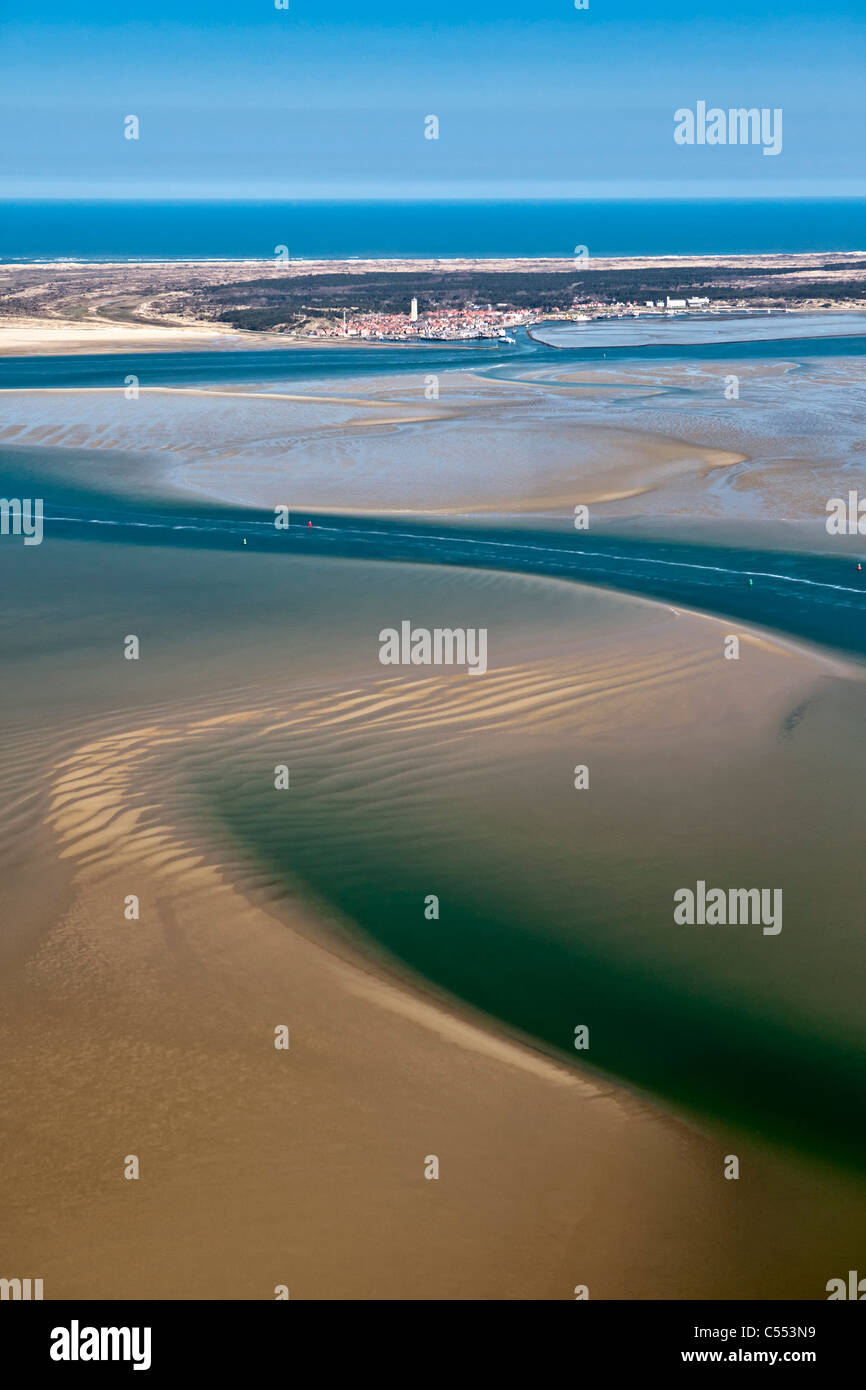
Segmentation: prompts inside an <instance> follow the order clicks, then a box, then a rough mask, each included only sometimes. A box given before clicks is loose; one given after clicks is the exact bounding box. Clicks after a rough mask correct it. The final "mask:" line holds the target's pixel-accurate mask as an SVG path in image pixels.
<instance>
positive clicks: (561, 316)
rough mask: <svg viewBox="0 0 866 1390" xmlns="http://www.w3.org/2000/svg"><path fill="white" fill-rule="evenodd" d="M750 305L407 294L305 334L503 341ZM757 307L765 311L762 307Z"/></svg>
mask: <svg viewBox="0 0 866 1390" xmlns="http://www.w3.org/2000/svg"><path fill="white" fill-rule="evenodd" d="M749 307H750V306H747V305H745V304H744V303H743V302H742V301H731V302H728V301H722V300H714V301H713V303H712V304H711V303H710V300H709V297H708V296H707V295H691V296H689V297H688V298H685V299H676V298H672V297H671V296H670V295H666V296H665V298H664V299H655V300H653V299H645V300H642V301H640V302H638V301H637V300H618V301H617V302H616V303H609V302H604V301H602V300H585V301H582V302H581V303H577V302H575V303H573V304H572V305H571V306H570V307H569V308H567V309H540V308H538V309H520V310H518V309H508V308H506V307H505V306H503V305H497V306H494V305H492V304H487V305H481V304H468V305H466V306H465V307H464V308H462V309H434V310H431V311H429V312H428V313H419V310H418V300H417V299H416V298H414V297H413V299H412V301H411V304H410V306H409V312H408V313H403V314H385V313H359V312H358V311H357V310H352V311H351V312H350V311H344V312H343V314H342V317H336V318H335V319H334V320H333V322H332V323H329V324H327V325H324V324H321V323H320V324H319V325H318V326H317V327H314V328H310V329H308V331H307V334H306V336H307V337H310V338H357V339H362V340H370V341H378V342H407V341H413V340H428V341H429V340H431V339H436V340H440V341H441V340H459V339H476V340H477V339H479V338H498V339H499V340H502V339H506V340H508V330H509V329H510V328H517V327H521V326H526V325H529V324H534V323H543V322H547V321H549V320H551V319H557V320H560V321H561V320H566V321H569V322H572V323H587V322H589V321H590V320H592V319H596V318H641V317H644V316H648V315H652V316H654V317H659V316H661V315H664V316H670V315H673V314H697V313H730V312H732V311H734V310H735V309H736V310H737V311H738V312H742V311H743V310H744V309H748V308H749ZM762 312H766V310H763V311H762Z"/></svg>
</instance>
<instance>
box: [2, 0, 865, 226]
mask: <svg viewBox="0 0 866 1390" xmlns="http://www.w3.org/2000/svg"><path fill="white" fill-rule="evenodd" d="M756 11H759V13H756ZM0 49H2V58H3V67H4V81H3V87H2V92H0V151H2V153H0V195H2V196H5V197H10V198H11V197H15V198H20V197H82V198H93V197H123V198H125V197H130V198H133V197H151V198H175V197H177V198H184V197H201V198H214V197H217V198H222V197H225V198H280V199H292V198H315V197H326V198H341V197H348V198H352V197H369V198H393V197H410V198H430V197H445V198H454V197H491V198H501V197H505V198H508V197H569V198H573V197H581V196H584V197H605V196H610V197H640V196H662V197H670V196H684V197H693V196H701V195H709V196H716V197H718V196H731V195H737V194H741V195H744V196H765V195H766V196H774V195H775V196H808V195H814V196H833V195H836V194H856V195H860V196H862V195H864V194H866V174H864V172H863V169H864V166H863V154H862V151H863V143H864V136H866V81H864V73H863V65H864V55H866V3H864V0H826V2H825V3H822V4H821V5H817V4H815V3H814V0H810V2H809V3H805V0H788V3H786V4H784V5H782V4H775V3H772V2H771V3H767V4H764V5H763V6H762V5H760V4H757V3H756V0H750V3H745V2H744V0H731V2H730V3H727V4H725V3H718V4H708V3H705V2H704V0H697V3H694V4H686V3H682V2H681V0H659V3H657V4H653V3H651V0H649V2H648V3H643V4H637V3H634V0H590V3H589V8H588V9H587V10H582V11H578V10H576V9H575V8H574V4H573V0H555V3H554V0H532V2H531V3H525V4H517V3H514V0H503V2H502V3H498V4H491V3H473V0H465V3H461V4H458V3H455V2H454V0H443V2H442V3H438V2H437V3H425V4H417V3H416V4H411V3H409V0H404V3H402V4H389V3H384V0H367V2H366V3H365V4H364V5H360V4H358V3H357V0H356V2H355V3H347V0H336V3H334V2H332V0H290V8H289V9H288V10H277V9H276V8H275V6H274V4H273V0H236V3H227V0H208V2H207V3H206V2H205V0H189V3H184V4H182V5H181V4H179V3H178V0H174V2H173V3H171V4H169V3H167V2H166V0H154V2H152V3H151V2H150V0H136V2H135V4H131V5H125V4H123V3H117V0H115V3H111V4H108V3H87V0H81V3H72V4H69V3H66V4H60V3H54V2H53V0H49V3H42V4H39V5H38V6H36V5H33V4H32V3H31V0H28V3H27V4H26V5H25V4H24V3H23V0H18V3H5V2H4V3H2V4H0ZM698 100H705V101H706V102H707V103H708V105H710V106H713V105H717V106H720V107H723V108H728V107H731V106H736V107H740V106H746V107H751V106H757V107H771V108H775V107H781V108H782V111H783V130H784V140H783V147H782V152H781V154H780V155H778V156H777V157H775V158H766V157H762V152H761V150H760V148H754V147H751V146H745V147H743V146H730V147H724V148H719V147H715V148H710V147H707V146H693V147H684V146H677V145H676V144H675V143H674V140H673V127H674V120H673V113H674V111H675V110H676V109H677V108H679V107H683V106H690V107H694V106H695V104H696V102H697V101H698ZM431 114H432V115H436V116H437V117H438V119H439V139H438V140H426V139H425V138H424V118H425V117H426V116H428V115H431ZM127 115H136V116H138V118H139V120H140V138H139V139H138V140H137V141H132V140H126V139H124V137H123V121H124V117H125V116H127Z"/></svg>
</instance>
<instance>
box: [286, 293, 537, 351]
mask: <svg viewBox="0 0 866 1390" xmlns="http://www.w3.org/2000/svg"><path fill="white" fill-rule="evenodd" d="M545 317H546V314H545V312H544V311H543V310H541V309H526V310H514V309H505V308H501V307H499V308H495V307H494V306H493V305H491V304H488V305H480V304H468V305H467V306H466V307H465V308H462V309H434V310H432V311H431V312H430V313H426V314H425V313H419V311H418V301H417V299H414V298H413V300H412V303H411V306H410V309H409V313H408V314H382V313H371V314H362V313H357V312H353V313H352V314H351V316H349V315H347V314H344V315H343V317H342V318H340V319H335V320H334V323H333V324H332V325H331V326H329V327H318V328H311V329H310V330H309V331H308V333H307V336H308V337H310V338H361V339H371V340H374V341H375V340H378V341H386V342H405V341H407V340H410V339H431V338H432V339H461V338H464V339H466V338H472V339H476V338H503V337H506V336H507V332H508V329H509V328H516V327H517V326H518V325H520V324H527V323H537V322H538V321H539V320H540V319H543V318H545Z"/></svg>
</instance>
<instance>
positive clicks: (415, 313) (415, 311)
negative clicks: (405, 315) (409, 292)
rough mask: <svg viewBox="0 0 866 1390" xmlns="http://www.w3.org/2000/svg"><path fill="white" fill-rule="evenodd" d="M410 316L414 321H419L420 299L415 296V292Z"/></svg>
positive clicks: (410, 307)
mask: <svg viewBox="0 0 866 1390" xmlns="http://www.w3.org/2000/svg"><path fill="white" fill-rule="evenodd" d="M409 318H410V319H411V321H412V323H417V321H418V300H417V299H416V298H415V296H414V294H413V296H412V303H411V305H410V306H409Z"/></svg>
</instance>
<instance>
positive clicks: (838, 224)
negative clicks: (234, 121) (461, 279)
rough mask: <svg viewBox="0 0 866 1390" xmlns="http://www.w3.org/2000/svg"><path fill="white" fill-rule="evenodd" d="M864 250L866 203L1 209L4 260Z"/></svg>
mask: <svg viewBox="0 0 866 1390" xmlns="http://www.w3.org/2000/svg"><path fill="white" fill-rule="evenodd" d="M278 246H287V247H288V250H289V254H290V255H291V256H292V257H321V258H330V257H334V258H337V257H339V258H344V257H351V256H358V257H406V256H432V257H440V256H441V257H453V256H478V257H484V256H571V255H573V254H574V249H575V247H576V246H586V247H587V248H588V249H589V252H590V254H591V255H593V256H624V255H642V256H654V255H663V254H668V255H691V254H699V253H702V254H712V253H719V254H723V253H728V254H745V253H759V252H786V251H787V252H796V251H861V250H866V200H864V199H856V198H835V199H809V200H803V199H772V200H771V199H765V200H754V201H751V200H726V201H719V200H715V199H698V200H693V201H662V200H653V201H644V202H639V201H629V202H610V201H607V202H590V201H585V202H583V201H581V202H554V201H549V202H454V203H445V202H396V203H395V202H352V203H349V202H321V203H314V202H296V203H291V202H286V203H277V202H261V203H232V202H172V203H155V202H151V203H136V202H61V201H39V202H37V201H33V202H18V201H7V202H0V261H18V260H25V261H28V260H56V259H65V258H71V259H81V260H127V259H129V260H166V259H186V258H189V259H208V258H226V259H245V258H258V257H261V258H263V259H269V258H271V257H272V256H273V255H274V252H275V248H276V247H278Z"/></svg>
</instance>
